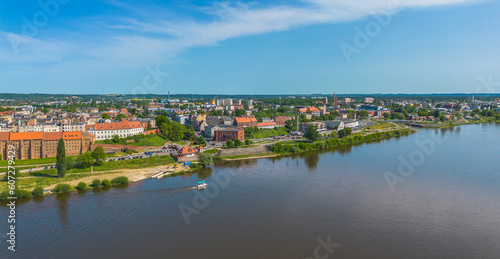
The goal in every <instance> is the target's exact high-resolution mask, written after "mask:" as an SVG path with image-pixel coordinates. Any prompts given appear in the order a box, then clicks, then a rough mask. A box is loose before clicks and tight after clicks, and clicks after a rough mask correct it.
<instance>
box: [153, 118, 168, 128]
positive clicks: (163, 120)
mask: <svg viewBox="0 0 500 259" xmlns="http://www.w3.org/2000/svg"><path fill="white" fill-rule="evenodd" d="M155 122H156V126H157V127H160V126H161V125H162V124H163V123H167V124H168V123H170V120H169V119H168V117H166V116H163V115H158V116H156V119H155Z"/></svg>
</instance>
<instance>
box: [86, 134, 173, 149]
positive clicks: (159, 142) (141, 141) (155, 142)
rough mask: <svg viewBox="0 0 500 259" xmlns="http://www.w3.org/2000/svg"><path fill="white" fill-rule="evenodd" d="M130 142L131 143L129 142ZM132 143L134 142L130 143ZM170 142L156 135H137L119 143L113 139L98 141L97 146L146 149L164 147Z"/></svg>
mask: <svg viewBox="0 0 500 259" xmlns="http://www.w3.org/2000/svg"><path fill="white" fill-rule="evenodd" d="M127 141H129V142H127ZM130 141H132V142H130ZM167 142H168V141H167V140H166V139H164V138H163V137H161V136H159V135H156V134H150V135H135V136H130V137H126V138H120V139H119V140H118V142H116V141H114V140H113V139H106V140H99V141H96V142H95V143H96V144H111V145H113V144H116V145H127V146H138V147H146V146H155V147H159V146H163V145H165V143H167Z"/></svg>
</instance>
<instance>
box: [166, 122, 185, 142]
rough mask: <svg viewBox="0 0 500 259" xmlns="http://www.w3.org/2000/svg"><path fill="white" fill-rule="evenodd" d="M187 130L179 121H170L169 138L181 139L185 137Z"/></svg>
mask: <svg viewBox="0 0 500 259" xmlns="http://www.w3.org/2000/svg"><path fill="white" fill-rule="evenodd" d="M185 131H186V128H185V127H184V126H182V125H181V124H180V123H178V122H175V121H173V122H171V123H170V132H169V138H170V139H171V140H181V139H183V138H184V132H185Z"/></svg>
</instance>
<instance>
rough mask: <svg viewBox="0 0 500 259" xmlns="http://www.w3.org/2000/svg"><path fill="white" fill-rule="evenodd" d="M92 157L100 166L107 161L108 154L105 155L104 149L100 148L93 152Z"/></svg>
mask: <svg viewBox="0 0 500 259" xmlns="http://www.w3.org/2000/svg"><path fill="white" fill-rule="evenodd" d="M92 157H93V158H94V161H95V164H96V165H100V164H102V162H104V160H105V159H106V153H104V149H103V148H102V147H101V146H98V147H96V148H95V149H94V150H93V151H92Z"/></svg>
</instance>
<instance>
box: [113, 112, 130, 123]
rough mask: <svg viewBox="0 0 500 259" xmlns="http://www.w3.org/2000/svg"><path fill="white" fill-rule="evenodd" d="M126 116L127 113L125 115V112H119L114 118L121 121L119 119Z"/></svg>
mask: <svg viewBox="0 0 500 259" xmlns="http://www.w3.org/2000/svg"><path fill="white" fill-rule="evenodd" d="M126 118H128V116H127V115H125V114H123V113H120V114H118V115H116V118H115V119H117V120H119V121H121V120H123V119H126Z"/></svg>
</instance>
